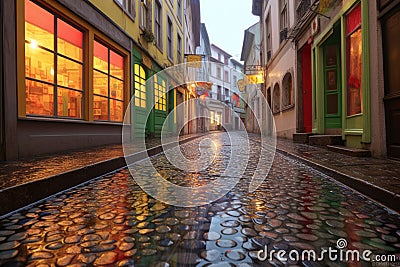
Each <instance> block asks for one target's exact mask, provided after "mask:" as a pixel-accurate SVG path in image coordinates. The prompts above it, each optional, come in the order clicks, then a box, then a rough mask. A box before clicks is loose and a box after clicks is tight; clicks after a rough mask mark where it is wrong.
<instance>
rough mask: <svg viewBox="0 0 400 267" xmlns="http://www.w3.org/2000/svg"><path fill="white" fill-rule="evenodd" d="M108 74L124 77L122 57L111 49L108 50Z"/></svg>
mask: <svg viewBox="0 0 400 267" xmlns="http://www.w3.org/2000/svg"><path fill="white" fill-rule="evenodd" d="M110 74H111V75H112V76H114V77H117V78H119V79H121V80H123V79H124V58H123V57H122V56H120V55H118V54H117V53H115V52H113V51H110Z"/></svg>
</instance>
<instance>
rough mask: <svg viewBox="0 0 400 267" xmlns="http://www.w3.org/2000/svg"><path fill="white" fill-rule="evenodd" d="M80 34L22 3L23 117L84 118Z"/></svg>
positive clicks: (37, 8)
mask: <svg viewBox="0 0 400 267" xmlns="http://www.w3.org/2000/svg"><path fill="white" fill-rule="evenodd" d="M82 48H83V33H82V31H80V30H78V29H77V28H75V27H74V26H72V25H71V24H69V23H67V22H65V21H64V20H62V19H61V18H60V17H58V16H57V15H56V14H53V13H51V12H49V11H47V10H45V9H44V8H42V7H40V6H39V5H36V4H35V3H33V2H31V1H29V0H26V1H25V86H26V88H25V89H26V114H27V115H41V116H48V117H69V118H77V119H81V118H82V117H83V113H82V108H83V107H82V105H83V86H82V81H83V49H82Z"/></svg>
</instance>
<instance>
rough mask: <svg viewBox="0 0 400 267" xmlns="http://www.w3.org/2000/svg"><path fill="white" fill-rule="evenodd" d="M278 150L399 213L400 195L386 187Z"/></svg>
mask: <svg viewBox="0 0 400 267" xmlns="http://www.w3.org/2000/svg"><path fill="white" fill-rule="evenodd" d="M276 151H278V152H279V153H281V154H283V155H285V156H287V157H289V158H292V159H296V160H299V161H300V162H302V163H305V164H306V165H308V166H310V167H312V168H314V169H316V170H318V171H320V172H322V173H323V174H326V175H328V176H330V177H332V178H333V179H335V180H336V181H338V182H340V183H342V184H344V185H346V186H347V187H350V188H351V189H353V190H356V191H358V192H359V193H361V194H363V195H365V196H367V197H368V198H370V199H372V200H374V201H377V202H379V203H380V204H382V205H384V206H386V207H387V208H389V209H391V210H393V211H395V212H397V213H400V206H399V205H398V203H400V195H397V194H395V193H393V192H390V191H388V190H386V189H384V188H381V187H378V186H376V185H374V184H371V183H369V182H366V181H364V180H361V179H359V178H357V177H354V176H351V175H348V174H345V173H342V172H340V171H338V170H335V169H332V168H329V167H327V166H324V165H322V164H319V163H316V162H313V161H311V160H309V159H307V158H305V157H302V156H300V155H297V154H295V153H292V152H289V151H286V150H284V149H282V148H278V147H277V148H276Z"/></svg>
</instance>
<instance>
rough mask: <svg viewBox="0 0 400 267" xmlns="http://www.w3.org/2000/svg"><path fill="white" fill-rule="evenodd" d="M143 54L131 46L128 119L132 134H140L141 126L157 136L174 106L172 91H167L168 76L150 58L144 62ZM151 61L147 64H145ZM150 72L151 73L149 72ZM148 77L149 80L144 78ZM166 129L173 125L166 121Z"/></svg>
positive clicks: (173, 126)
mask: <svg viewBox="0 0 400 267" xmlns="http://www.w3.org/2000/svg"><path fill="white" fill-rule="evenodd" d="M145 61H146V62H147V61H148V59H147V60H144V59H143V55H142V53H141V52H140V51H139V50H136V49H134V50H133V53H132V69H133V79H132V81H133V83H134V85H133V90H134V91H133V92H132V94H131V95H132V96H133V99H132V105H133V109H132V114H131V117H132V120H133V129H134V130H133V131H134V136H136V137H141V136H140V135H141V134H143V130H144V131H145V136H146V137H159V136H160V135H161V129H162V127H163V125H164V122H165V119H166V118H167V115H168V113H169V112H170V111H171V110H173V109H174V96H175V94H174V92H175V90H171V91H170V92H168V93H167V91H168V86H169V84H168V80H167V78H166V77H163V76H162V74H160V73H159V72H160V71H162V69H161V68H160V67H158V65H157V64H156V63H155V62H154V61H151V64H149V63H147V64H144V62H145ZM149 65H151V66H149ZM153 75H154V76H153ZM151 77H153V78H152V82H150V83H149V82H147V83H146V81H147V80H148V79H149V78H151ZM167 127H168V128H167V129H168V131H173V129H175V125H167Z"/></svg>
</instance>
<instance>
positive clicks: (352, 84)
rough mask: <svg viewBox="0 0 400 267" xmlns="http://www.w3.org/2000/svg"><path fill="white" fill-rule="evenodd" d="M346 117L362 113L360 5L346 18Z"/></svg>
mask: <svg viewBox="0 0 400 267" xmlns="http://www.w3.org/2000/svg"><path fill="white" fill-rule="evenodd" d="M346 55H347V59H346V71H347V116H351V115H355V114H359V113H362V99H361V88H362V84H361V81H362V33H361V4H358V5H357V6H356V7H355V8H353V10H352V11H350V13H349V14H347V16H346Z"/></svg>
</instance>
